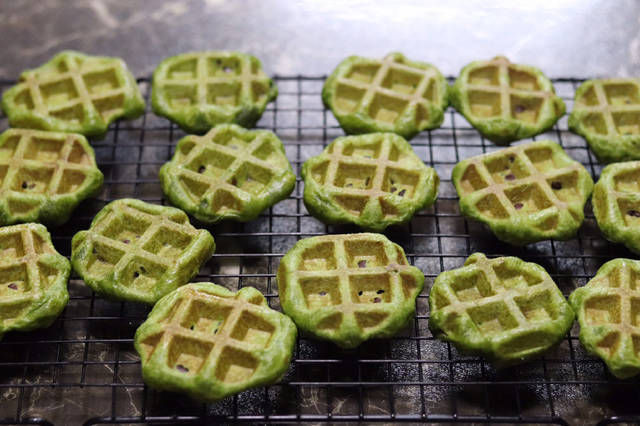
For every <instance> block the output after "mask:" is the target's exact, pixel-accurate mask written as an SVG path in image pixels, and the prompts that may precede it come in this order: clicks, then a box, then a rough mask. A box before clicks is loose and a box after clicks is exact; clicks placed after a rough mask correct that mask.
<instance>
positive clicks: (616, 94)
mask: <svg viewBox="0 0 640 426" xmlns="http://www.w3.org/2000/svg"><path fill="white" fill-rule="evenodd" d="M590 84H591V87H590V88H589V89H588V90H587V91H586V92H584V93H583V94H582V96H581V97H579V98H578V102H577V105H576V106H577V107H578V108H579V110H580V111H584V112H586V113H588V115H587V117H586V122H585V123H584V125H586V126H587V127H588V128H589V130H590V131H592V132H594V133H597V134H599V135H605V136H608V137H616V136H623V135H638V134H640V125H639V124H638V117H639V116H640V90H639V88H638V81H637V80H631V79H620V80H604V81H603V80H592V81H591V82H590Z"/></svg>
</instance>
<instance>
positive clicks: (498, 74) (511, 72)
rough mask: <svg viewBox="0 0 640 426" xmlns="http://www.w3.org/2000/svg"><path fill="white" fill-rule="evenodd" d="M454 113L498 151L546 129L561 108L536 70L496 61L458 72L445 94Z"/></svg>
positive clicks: (549, 84) (552, 123) (501, 60)
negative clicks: (496, 147) (498, 146)
mask: <svg viewBox="0 0 640 426" xmlns="http://www.w3.org/2000/svg"><path fill="white" fill-rule="evenodd" d="M451 103H452V104H453V106H454V107H455V109H457V110H458V112H460V114H462V115H464V117H465V118H466V119H467V120H468V121H469V122H470V123H471V125H472V126H473V127H475V128H476V129H477V130H478V131H479V132H480V133H482V135H484V137H486V138H487V139H489V140H491V141H493V142H495V143H496V144H498V145H506V144H508V143H509V142H512V141H515V140H518V139H525V138H528V137H531V136H534V135H537V134H539V133H542V132H544V131H546V130H548V129H550V128H551V127H552V126H553V125H554V124H555V122H556V121H557V120H558V119H559V118H560V117H562V116H563V115H564V112H565V105H564V102H563V101H562V99H560V98H559V97H558V96H556V94H555V90H554V88H553V85H552V84H551V81H550V80H549V79H548V78H547V77H546V76H545V75H544V74H542V71H540V70H539V69H538V68H535V67H532V66H529V65H520V64H512V63H511V62H509V60H508V59H507V58H505V57H502V56H496V57H495V58H493V59H491V60H490V61H474V62H471V63H470V64H468V65H467V66H465V67H464V68H462V71H460V76H459V77H458V79H457V80H456V82H455V84H454V85H453V88H452V90H451Z"/></svg>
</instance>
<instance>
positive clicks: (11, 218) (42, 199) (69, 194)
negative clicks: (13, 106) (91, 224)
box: [0, 129, 103, 225]
mask: <svg viewBox="0 0 640 426" xmlns="http://www.w3.org/2000/svg"><path fill="white" fill-rule="evenodd" d="M102 182H103V176H102V173H101V172H100V170H99V169H98V167H97V166H96V160H95V157H94V154H93V149H92V148H91V147H90V146H89V144H88V143H87V140H86V139H85V138H84V136H82V135H78V134H73V133H62V132H43V131H39V130H27V129H9V130H7V131H5V132H4V133H2V135H0V225H8V224H13V223H18V222H42V223H47V224H51V225H60V224H62V223H64V222H66V221H67V220H68V219H69V216H70V215H71V212H72V211H73V210H74V209H75V208H76V206H77V205H78V204H80V202H81V201H82V200H84V199H86V198H88V197H91V196H94V195H96V193H97V192H98V191H99V190H100V187H101V186H102Z"/></svg>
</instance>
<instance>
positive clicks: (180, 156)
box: [160, 124, 296, 223]
mask: <svg viewBox="0 0 640 426" xmlns="http://www.w3.org/2000/svg"><path fill="white" fill-rule="evenodd" d="M160 182H161V183H162V189H163V191H164V193H165V195H166V196H167V197H168V198H169V200H170V201H171V203H173V204H174V205H176V206H178V207H180V208H181V209H183V210H184V211H186V212H187V213H189V214H191V215H193V216H194V217H195V218H197V219H198V220H200V221H202V222H205V223H215V222H218V221H220V220H223V219H233V220H238V221H242V222H244V221H248V220H253V219H255V218H256V217H258V215H259V214H260V212H262V211H263V210H264V209H266V208H268V207H270V206H272V205H274V204H275V203H277V202H278V201H280V200H283V199H285V198H287V197H288V196H289V194H291V191H293V188H294V186H295V184H296V176H295V174H294V173H293V169H292V168H291V164H289V161H288V160H287V157H286V155H285V152H284V146H283V145H282V142H281V141H280V139H278V137H277V136H276V135H275V134H274V133H272V132H270V131H267V130H246V129H243V128H242V127H240V126H236V125H234V124H226V125H220V126H216V127H215V128H213V129H211V131H210V132H209V133H207V134H206V135H204V136H194V135H189V136H186V137H184V138H183V139H181V140H180V142H178V146H177V147H176V152H175V155H174V156H173V158H172V159H171V161H170V162H168V163H166V164H165V165H164V166H162V168H161V169H160Z"/></svg>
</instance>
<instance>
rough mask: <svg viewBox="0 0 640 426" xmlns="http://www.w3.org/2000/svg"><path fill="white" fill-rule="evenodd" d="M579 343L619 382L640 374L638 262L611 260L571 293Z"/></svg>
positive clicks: (639, 265)
mask: <svg viewBox="0 0 640 426" xmlns="http://www.w3.org/2000/svg"><path fill="white" fill-rule="evenodd" d="M569 301H570V303H571V306H573V309H574V310H575V311H576V313H577V314H578V322H579V323H580V341H581V342H582V344H583V345H584V347H585V348H587V350H588V351H589V352H591V353H592V354H594V355H597V356H599V357H600V358H602V359H603V360H604V362H605V363H606V364H607V367H609V370H610V371H611V373H612V374H613V375H614V376H616V377H619V378H621V379H624V378H627V377H631V376H635V375H636V374H638V373H640V324H638V319H639V318H640V261H637V260H631V259H614V260H611V261H609V262H607V263H605V264H604V265H602V267H600V269H598V273H597V274H596V276H595V277H593V279H591V281H589V282H588V283H587V285H586V286H584V287H580V288H578V289H577V290H575V291H574V292H573V293H571V296H570V297H569Z"/></svg>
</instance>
